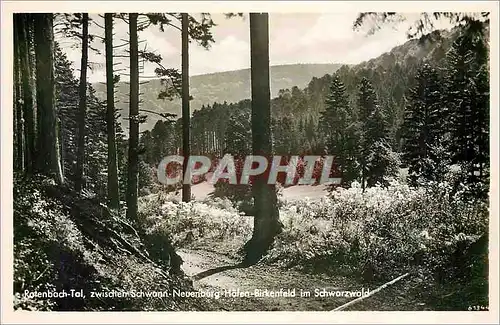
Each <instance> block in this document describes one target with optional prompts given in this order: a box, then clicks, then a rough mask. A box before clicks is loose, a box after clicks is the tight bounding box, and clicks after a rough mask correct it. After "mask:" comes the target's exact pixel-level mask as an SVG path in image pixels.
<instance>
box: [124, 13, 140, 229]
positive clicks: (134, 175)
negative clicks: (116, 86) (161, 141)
mask: <svg viewBox="0 0 500 325" xmlns="http://www.w3.org/2000/svg"><path fill="white" fill-rule="evenodd" d="M137 16H138V14H137V13H130V14H129V35H130V103H129V146H128V175H127V181H128V183H127V218H128V219H129V220H132V221H135V220H137V196H138V163H139V162H138V160H139V157H138V152H137V150H138V146H139V119H138V117H139V52H138V40H137Z"/></svg>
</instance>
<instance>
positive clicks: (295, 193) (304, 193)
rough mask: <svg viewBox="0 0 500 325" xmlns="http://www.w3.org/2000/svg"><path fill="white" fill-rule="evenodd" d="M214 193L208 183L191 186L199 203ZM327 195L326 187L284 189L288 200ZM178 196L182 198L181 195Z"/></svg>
mask: <svg viewBox="0 0 500 325" xmlns="http://www.w3.org/2000/svg"><path fill="white" fill-rule="evenodd" d="M213 191H214V186H213V185H212V184H210V183H208V182H203V183H199V184H196V185H192V186H191V194H192V195H193V196H194V197H195V200H197V201H202V200H204V199H206V198H207V197H208V195H209V194H210V193H212V192H213ZM327 194H328V190H327V187H326V186H325V185H300V186H290V187H287V188H284V189H283V198H284V199H287V200H303V199H304V198H309V199H311V200H316V199H319V198H322V197H324V196H326V195H327ZM178 196H179V198H180V193H179V194H178Z"/></svg>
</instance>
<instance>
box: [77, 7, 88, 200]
mask: <svg viewBox="0 0 500 325" xmlns="http://www.w3.org/2000/svg"><path fill="white" fill-rule="evenodd" d="M81 23H82V55H81V65H80V88H79V97H78V98H79V101H78V137H77V159H76V172H75V174H76V181H75V190H76V191H77V192H80V190H81V189H82V188H84V186H85V185H84V172H83V171H84V167H85V117H86V114H87V65H88V55H89V14H88V13H83V14H82V20H81Z"/></svg>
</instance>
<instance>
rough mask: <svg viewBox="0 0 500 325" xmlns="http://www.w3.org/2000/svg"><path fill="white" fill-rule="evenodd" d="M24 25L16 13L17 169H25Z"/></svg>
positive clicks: (15, 107) (15, 127)
mask: <svg viewBox="0 0 500 325" xmlns="http://www.w3.org/2000/svg"><path fill="white" fill-rule="evenodd" d="M23 28H24V25H23V24H22V21H21V20H20V16H19V14H16V15H14V132H15V133H14V136H15V142H14V143H15V146H16V153H15V156H14V168H15V170H17V171H20V172H23V171H24V157H23V154H24V152H23V148H24V141H23V112H22V109H23V105H22V100H21V74H20V52H21V51H20V44H19V30H20V29H23Z"/></svg>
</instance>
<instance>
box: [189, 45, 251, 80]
mask: <svg viewBox="0 0 500 325" xmlns="http://www.w3.org/2000/svg"><path fill="white" fill-rule="evenodd" d="M189 61H190V63H191V64H190V72H191V74H192V75H195V74H202V73H210V72H221V71H228V70H237V69H244V68H248V67H250V45H249V43H248V42H247V41H244V40H241V39H237V38H236V37H235V36H233V35H230V36H227V37H225V38H224V39H223V40H221V41H219V42H216V43H215V44H213V45H212V46H211V48H210V49H209V50H205V49H204V48H202V47H201V46H195V45H192V46H191V47H190V57H189Z"/></svg>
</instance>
